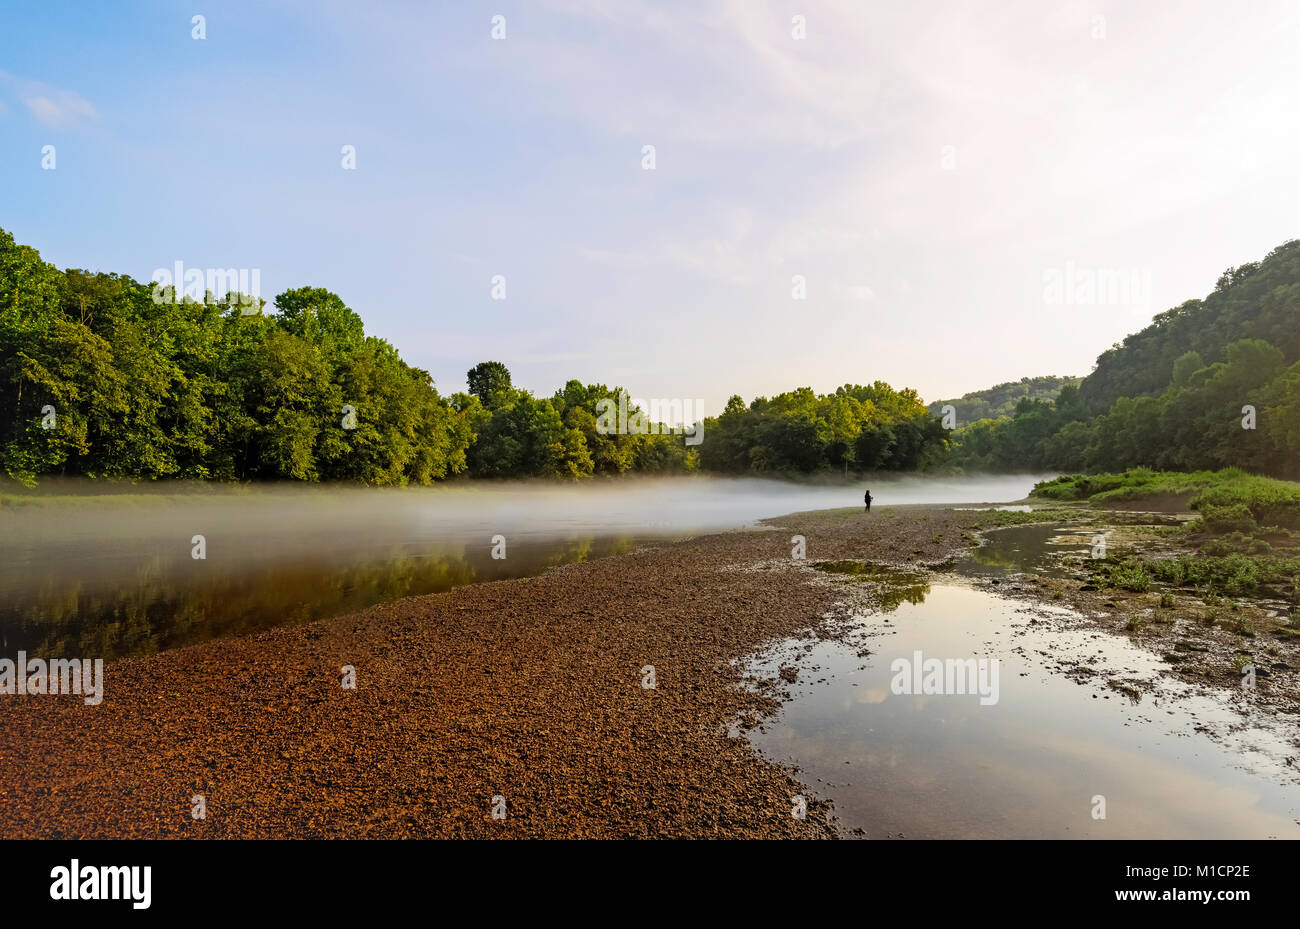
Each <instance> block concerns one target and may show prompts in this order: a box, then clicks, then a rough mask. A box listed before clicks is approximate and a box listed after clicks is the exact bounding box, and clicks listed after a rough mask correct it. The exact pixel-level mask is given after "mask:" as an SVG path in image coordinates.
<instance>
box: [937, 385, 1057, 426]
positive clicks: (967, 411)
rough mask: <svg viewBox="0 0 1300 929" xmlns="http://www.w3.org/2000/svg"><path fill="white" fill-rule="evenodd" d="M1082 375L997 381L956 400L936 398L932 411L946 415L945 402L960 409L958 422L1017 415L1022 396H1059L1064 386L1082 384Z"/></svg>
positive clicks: (1049, 397) (1054, 397) (1044, 398)
mask: <svg viewBox="0 0 1300 929" xmlns="http://www.w3.org/2000/svg"><path fill="white" fill-rule="evenodd" d="M1081 380H1082V378H1078V377H1053V376H1051V375H1047V376H1044V377H1022V378H1021V379H1020V380H1018V381H1007V382H1006V383H1005V384H996V385H994V386H993V387H990V388H988V389H987V390H976V391H973V392H971V393H968V394H964V395H962V396H960V397H958V398H957V399H955V400H936V401H935V402H934V403H931V404H930V412H931V413H933V414H934V415H935V416H939V415H942V411H943V408H944V407H945V406H951V407H952V408H953V409H955V410H956V411H957V422H959V423H973V422H975V420H977V419H1008V418H1010V417H1012V416H1014V415H1015V412H1016V407H1017V406H1019V404H1020V401H1021V400H1055V399H1056V396H1057V394H1059V393H1060V392H1061V388H1062V387H1065V386H1066V385H1074V386H1078V384H1079V381H1081Z"/></svg>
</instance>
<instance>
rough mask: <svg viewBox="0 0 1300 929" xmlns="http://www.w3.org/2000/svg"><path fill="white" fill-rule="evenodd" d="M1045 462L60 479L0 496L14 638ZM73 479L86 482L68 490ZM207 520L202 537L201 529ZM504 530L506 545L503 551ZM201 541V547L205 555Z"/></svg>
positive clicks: (409, 581) (208, 629)
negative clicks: (804, 471) (938, 473)
mask: <svg viewBox="0 0 1300 929" xmlns="http://www.w3.org/2000/svg"><path fill="white" fill-rule="evenodd" d="M1036 479H1037V478H1035V477H1032V476H1005V475H1004V476H981V477H967V478H947V477H944V478H930V477H917V476H907V477H892V478H883V479H881V478H873V479H872V480H871V481H870V483H866V482H863V483H857V484H847V485H846V484H838V485H836V484H800V483H793V482H788V481H775V480H762V479H755V478H735V479H728V478H713V477H689V478H683V477H674V478H653V479H651V478H631V479H617V480H609V481H587V482H584V483H581V484H556V483H553V482H545V483H543V482H531V483H501V484H495V483H480V482H476V483H464V484H450V485H444V486H439V487H434V488H392V489H388V488H355V487H303V486H300V485H286V486H282V487H281V486H274V487H266V486H259V487H251V488H250V487H234V488H232V487H207V486H200V487H195V488H192V489H189V490H185V491H181V492H174V491H172V490H170V489H169V488H167V487H165V486H164V487H162V488H154V489H152V490H149V491H148V492H140V489H139V488H121V487H117V488H111V489H114V490H117V491H119V492H117V493H103V492H102V491H103V490H104V489H105V485H101V484H93V483H60V484H49V485H46V486H45V487H43V494H42V495H44V493H49V494H55V495H58V496H59V497H60V498H61V499H57V500H55V499H51V500H40V499H38V500H35V501H34V502H32V503H31V504H23V503H20V504H18V505H14V506H3V507H0V646H3V648H4V650H5V652H12V651H14V650H15V649H16V648H20V647H21V648H44V649H46V650H52V649H53V650H58V649H62V650H64V651H67V652H68V653H69V654H72V653H80V652H83V651H86V650H90V651H93V652H94V653H95V654H99V655H104V656H106V657H111V656H115V655H123V654H135V653H141V652H149V651H156V650H158V649H161V648H170V647H175V646H178V645H183V644H189V643H192V642H196V641H202V640H203V639H205V638H210V637H212V636H215V635H223V634H233V633H238V632H246V631H253V630H256V629H262V628H268V627H271V626H276V625H281V624H284V623H289V622H302V621H307V620H311V619H317V618H321V617H324V616H331V615H338V614H340V613H344V612H349V611H352V610H357V609H362V608H364V607H366V606H370V605H372V604H374V603H379V602H384V601H387V600H393V599H397V598H399V597H403V596H412V595H416V594H425V593H434V592H437V591H442V590H448V589H451V588H452V587H457V586H460V585H463V584H468V583H474V582H475V581H482V580H494V579H499V578H506V577H521V576H525V575H529V574H536V573H537V572H539V571H542V570H545V569H546V568H547V567H550V566H552V565H556V564H563V563H566V562H571V561H581V560H585V559H587V558H591V557H595V556H598V555H602V554H616V553H619V552H626V551H630V550H631V549H632V548H634V547H635V545H636V543H637V541H638V540H647V539H652V538H658V537H665V536H666V537H679V536H685V535H690V534H698V533H700V532H709V531H720V530H726V529H733V528H741V527H745V526H749V525H753V524H754V523H755V522H756V521H757V520H760V519H763V518H765V517H770V516H780V515H783V514H786V513H792V512H798V511H802V510H819V509H832V508H838V507H854V508H856V507H860V506H861V505H862V491H863V488H864V487H867V486H869V487H870V488H871V491H872V495H873V497H874V499H875V502H874V504H873V505H874V506H877V507H888V506H899V505H907V504H918V503H958V504H976V503H987V502H1005V501H1012V500H1019V499H1022V498H1023V497H1024V496H1025V495H1026V494H1027V493H1028V492H1029V490H1030V488H1031V487H1032V486H1033V483H1034V481H1035V480H1036ZM68 495H74V496H76V495H80V497H81V499H74V500H69V499H68ZM198 536H201V537H202V540H201V542H200V541H199V540H198V539H196V537H198ZM495 537H503V538H504V540H505V544H506V553H507V557H506V558H504V559H501V558H493V557H492V554H491V553H492V549H493V545H494V538H495ZM199 545H201V554H202V556H203V557H201V558H199V557H195V555H196V552H197V551H200V549H198V548H196V546H199Z"/></svg>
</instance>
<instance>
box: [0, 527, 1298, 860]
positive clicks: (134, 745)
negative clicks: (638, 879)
mask: <svg viewBox="0 0 1300 929" xmlns="http://www.w3.org/2000/svg"><path fill="white" fill-rule="evenodd" d="M1104 518H1106V517H1105V516H1104V515H1103V514H1099V513H1096V512H1092V511H1086V510H1082V509H1079V508H1064V509H1062V508H1057V509H1054V510H1047V511H1043V510H1037V511H1035V512H1032V513H1026V512H1016V511H998V510H980V509H951V508H941V507H932V506H906V507H889V508H883V509H882V508H877V509H876V510H875V511H874V512H872V513H871V514H870V515H865V514H863V513H861V511H858V510H838V511H821V512H813V513H799V514H792V515H789V516H784V517H780V518H778V519H775V520H769V521H768V523H769V524H770V525H769V526H768V527H767V528H764V529H760V530H751V531H741V532H726V533H720V534H715V535H707V536H700V537H696V538H692V539H687V540H683V541H678V542H664V543H659V544H654V545H650V546H647V547H645V548H643V549H640V550H638V551H636V552H634V553H631V554H627V555H621V556H615V557H608V558H602V559H597V560H594V561H590V562H583V563H578V564H571V565H566V566H564V567H561V568H558V569H555V570H552V571H549V572H547V573H544V574H542V575H539V576H536V577H531V578H523V579H518V580H506V581H498V582H493V583H488V584H477V585H471V586H466V587H460V588H457V589H455V590H452V591H449V592H447V593H441V594H435V595H429V596H423V597H413V598H408V599H405V600H399V601H395V602H393V603H388V604H384V605H381V606H376V607H373V608H371V609H369V610H366V611H363V612H361V613H356V614H352V615H349V616H344V617H338V618H335V619H329V620H324V621H320V622H315V623H311V624H309V625H303V626H296V627H290V628H281V629H276V630H272V631H269V632H265V633H259V634H255V635H251V636H245V637H240V638H232V639H221V640H215V641H211V642H207V643H204V644H201V645H197V646H193V647H189V648H184V649H177V650H173V651H168V652H163V653H160V654H157V655H152V656H147V657H141V658H128V659H123V660H121V661H116V662H113V663H111V664H110V665H108V668H107V673H106V680H105V685H104V700H103V702H102V703H101V704H99V705H98V706H86V705H84V704H83V702H82V701H81V700H80V699H79V698H76V697H67V696H60V697H49V696H44V697H42V696H25V697H7V698H3V699H0V732H3V734H4V738H3V741H0V771H2V772H3V773H0V836H3V837H5V838H18V837H47V838H51V837H61V838H71V837H154V836H158V837H210V838H250V837H259V838H270V837H318V838H325V837H329V838H378V837H409V838H418V837H477V838H486V837H516V838H526V837H670V836H687V837H766V838H794V837H809V838H815V837H833V836H834V835H836V829H835V826H834V823H833V820H832V817H831V811H830V809H829V807H828V805H827V804H825V803H824V802H821V801H819V800H818V799H817V798H816V797H815V796H814V794H813V792H812V791H811V790H810V789H809V788H808V785H807V784H805V783H801V781H800V779H799V772H797V771H795V770H792V769H787V768H784V767H781V766H779V765H777V764H774V763H772V762H769V761H767V760H764V759H763V758H761V757H759V756H758V755H757V754H756V753H755V752H754V750H753V749H752V748H751V746H750V744H749V743H748V741H747V740H746V739H744V738H743V737H741V736H740V735H739V734H738V733H739V732H743V731H744V727H745V725H753V724H755V721H761V720H762V719H763V718H764V716H765V714H768V713H771V712H772V711H774V710H776V709H778V708H779V706H780V705H781V699H780V687H771V688H761V687H760V688H757V689H755V688H753V687H742V686H740V685H741V683H742V678H743V674H742V671H741V665H742V662H743V661H744V660H745V659H746V658H748V657H750V656H752V655H753V654H754V653H755V651H756V650H758V649H760V648H761V647H762V646H764V645H765V644H767V643H769V642H772V641H774V640H779V639H785V638H790V637H793V636H823V637H834V636H836V635H838V634H840V632H841V631H842V629H841V628H840V627H838V626H837V624H836V622H835V619H834V617H833V612H834V611H833V608H834V607H835V606H836V605H837V604H839V603H841V602H842V601H843V597H844V588H843V585H842V583H841V582H838V581H836V580H834V579H833V578H832V577H831V576H830V575H829V574H827V573H824V572H823V571H817V570H812V568H813V567H814V566H816V565H819V564H820V565H822V567H823V568H825V567H827V565H826V564H825V563H826V562H845V563H861V562H870V563H874V564H882V565H892V566H895V567H901V568H911V569H914V570H927V569H933V570H948V569H950V568H951V566H952V564H953V563H954V561H955V560H956V559H957V558H958V557H959V556H961V555H962V554H963V553H966V552H968V551H969V550H971V548H972V547H973V546H975V545H977V544H978V543H979V541H980V539H979V536H978V535H977V533H978V532H979V531H980V530H983V529H991V528H994V527H997V526H1007V525H1020V524H1030V523H1036V522H1059V521H1069V520H1074V521H1077V522H1087V521H1092V523H1093V524H1094V525H1097V526H1098V527H1100V526H1101V523H1100V522H1099V520H1102V519H1104ZM778 527H779V528H778ZM796 537H799V538H796ZM800 539H802V543H801V542H800ZM801 544H802V548H803V551H802V552H800V554H802V555H803V556H804V557H803V558H797V557H795V553H796V549H798V548H799V546H800V545H801ZM832 567H834V566H832ZM832 573H834V572H832ZM1086 586H1093V585H1088V584H1085V583H1082V582H1080V581H1078V580H1072V579H1065V578H1061V577H1055V578H1050V577H1049V578H1039V577H1027V578H1026V580H1025V582H1024V583H1019V582H1018V583H1016V584H1004V585H1001V587H1000V592H1001V593H1005V594H1006V595H1008V596H1013V597H1023V598H1026V599H1032V600H1034V601H1036V602H1037V603H1038V604H1039V605H1044V604H1052V605H1055V606H1058V607H1059V606H1062V605H1071V606H1076V607H1079V608H1082V609H1083V614H1082V616H1083V618H1081V619H1080V620H1079V621H1080V622H1086V623H1094V624H1096V626H1097V627H1098V628H1105V629H1106V631H1108V632H1121V633H1123V630H1122V629H1120V628H1116V627H1117V626H1118V625H1119V624H1118V623H1117V622H1115V621H1112V619H1111V616H1112V613H1111V612H1109V611H1107V610H1106V609H1105V608H1104V607H1103V608H1102V610H1101V611H1100V612H1098V611H1095V610H1091V609H1088V605H1089V601H1088V599H1087V597H1089V596H1090V595H1091V594H1093V593H1095V591H1086V590H1082V588H1083V587H1086ZM1016 588H1019V589H1016ZM1058 594H1059V596H1058ZM1107 596H1108V597H1113V594H1107ZM1062 601H1064V602H1062ZM1094 614H1096V615H1094ZM1187 621H1188V622H1194V619H1191V618H1188V620H1187ZM1270 644H1271V643H1270ZM1207 647H1208V646H1207ZM1281 647H1282V648H1284V649H1288V651H1286V652H1285V653H1284V654H1281V655H1280V656H1279V657H1278V659H1277V660H1278V661H1281V662H1283V663H1286V664H1288V666H1296V665H1300V660H1296V656H1295V655H1294V654H1293V652H1294V650H1295V646H1294V644H1293V643H1291V642H1289V641H1288V642H1284V643H1282V646H1281ZM345 666H347V667H349V668H351V669H354V671H355V683H356V687H355V689H345V687H344V686H343V681H344V679H345V677H346V676H347V672H345V671H344V670H343V669H344V667H345ZM790 673H796V674H797V673H799V672H798V671H797V670H795V669H791V670H790ZM1175 673H1176V672H1175ZM1261 680H1263V679H1262V678H1261ZM1280 680H1282V678H1280V677H1278V676H1277V675H1276V674H1275V675H1274V676H1273V677H1272V678H1271V679H1269V680H1268V681H1267V687H1268V689H1269V690H1270V691H1272V690H1273V689H1274V685H1275V684H1276V683H1277V682H1278V681H1280ZM778 683H779V682H778ZM651 684H652V685H653V686H648V685H651ZM1219 684H1220V685H1221V686H1226V684H1224V682H1223V681H1222V680H1220V681H1219ZM1275 710H1276V711H1284V710H1285V708H1284V707H1282V706H1277V707H1275ZM1292 711H1294V710H1292ZM738 719H739V720H744V721H746V723H744V724H742V725H741V726H740V727H738V728H737V727H734V726H733V723H735V721H736V720H738ZM200 796H201V797H202V798H203V800H202V805H203V807H204V813H205V816H204V818H202V819H195V818H193V815H192V811H193V810H194V809H195V808H196V806H197V805H198V804H199V801H198V800H197V799H196V798H198V797H200ZM799 796H803V797H806V798H807V801H808V807H807V816H806V817H805V818H798V817H796V816H792V815H791V811H792V809H793V808H794V804H795V803H796V801H795V800H794V798H796V797H799ZM494 812H495V813H496V814H497V817H498V818H494V815H493V814H494ZM502 813H504V818H500V816H501V814H502Z"/></svg>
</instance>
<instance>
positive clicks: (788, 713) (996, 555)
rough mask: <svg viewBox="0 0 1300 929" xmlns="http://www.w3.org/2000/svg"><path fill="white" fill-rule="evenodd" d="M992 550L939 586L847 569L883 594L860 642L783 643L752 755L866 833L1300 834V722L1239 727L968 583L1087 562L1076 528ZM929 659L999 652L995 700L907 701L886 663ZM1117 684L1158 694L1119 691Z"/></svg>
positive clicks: (1207, 696) (1012, 533)
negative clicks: (776, 693) (776, 708)
mask: <svg viewBox="0 0 1300 929" xmlns="http://www.w3.org/2000/svg"><path fill="white" fill-rule="evenodd" d="M988 539H989V541H988V543H987V544H986V545H985V546H983V547H982V549H981V550H980V551H978V552H976V553H975V554H974V555H972V556H971V557H970V558H969V559H967V560H966V561H965V562H963V563H961V564H959V565H958V568H957V572H956V573H953V574H949V575H939V576H938V577H937V578H936V579H935V580H933V581H930V580H927V579H926V576H907V575H900V574H898V573H897V572H888V571H885V572H877V573H875V574H873V573H872V572H870V571H864V572H862V573H861V574H860V575H858V576H857V577H852V576H851V575H850V576H849V577H850V578H851V579H850V580H849V581H848V583H866V584H873V585H876V586H878V587H879V588H880V591H879V593H878V595H876V596H874V597H873V600H874V601H875V603H876V604H877V605H876V606H875V607H874V608H871V609H866V610H863V611H862V612H861V613H860V614H857V615H855V616H853V617H852V618H851V619H850V626H852V627H855V632H854V633H853V635H852V636H851V637H850V638H849V639H847V640H845V641H816V640H811V639H791V640H788V641H785V642H782V643H779V644H777V645H775V646H773V647H771V648H769V649H765V650H764V651H763V653H762V654H760V655H759V656H757V657H756V658H755V659H754V660H753V661H752V662H751V663H750V664H749V665H748V670H749V671H751V672H752V673H754V674H756V675H757V676H759V677H763V678H768V679H772V678H774V677H776V676H777V674H778V673H779V671H780V669H781V668H782V667H785V668H790V667H792V666H793V667H798V668H799V671H798V673H797V677H796V680H795V682H794V683H793V684H792V685H790V686H789V688H788V689H789V691H790V693H791V695H792V699H791V700H790V701H789V702H787V703H786V704H785V705H784V706H783V707H782V709H781V711H780V712H779V714H778V715H777V716H776V718H775V719H773V720H770V721H768V722H767V723H765V724H764V725H763V726H762V727H761V728H759V729H753V730H750V731H749V732H748V733H746V735H747V737H748V738H749V739H750V740H751V742H753V744H754V745H755V746H756V747H757V748H758V749H759V750H760V751H761V752H762V753H763V754H765V755H767V756H768V757H771V758H772V759H774V760H777V761H781V762H786V763H793V764H795V765H797V766H798V767H799V768H800V769H801V773H800V777H801V779H803V781H804V782H805V783H807V784H810V785H811V786H812V787H813V788H814V789H815V790H816V792H817V793H818V795H820V796H823V797H826V798H829V799H831V800H832V801H833V802H834V806H835V812H836V815H837V816H838V817H839V820H840V822H841V824H842V825H843V826H844V827H845V828H846V829H847V830H849V831H850V832H852V831H853V830H858V832H857V833H856V834H858V835H860V836H863V837H865V838H870V839H885V838H899V837H905V838H936V837H942V838H1031V837H1032V838H1300V785H1297V783H1296V780H1297V778H1296V769H1295V768H1294V767H1291V766H1290V765H1289V764H1288V760H1287V759H1288V757H1293V756H1295V754H1296V749H1295V746H1294V744H1293V740H1294V738H1295V736H1296V732H1295V731H1294V726H1293V725H1291V726H1288V725H1287V724H1286V722H1285V721H1284V720H1283V721H1277V722H1265V721H1260V724H1259V725H1258V726H1255V725H1252V726H1242V725H1241V722H1242V719H1241V717H1240V716H1238V714H1237V713H1236V712H1235V711H1234V709H1233V707H1232V705H1231V704H1232V700H1233V699H1235V698H1234V697H1232V696H1228V695H1225V694H1222V693H1219V692H1212V691H1208V690H1198V689H1195V688H1192V687H1190V686H1188V685H1185V684H1182V683H1181V682H1179V681H1176V680H1171V679H1167V678H1166V679H1161V678H1160V677H1159V675H1158V672H1159V670H1160V668H1161V667H1162V666H1163V662H1162V661H1161V659H1160V658H1159V657H1158V656H1156V655H1154V654H1151V653H1149V652H1147V651H1145V650H1144V649H1141V648H1139V647H1138V646H1136V645H1134V644H1132V643H1131V642H1130V641H1129V640H1128V639H1125V638H1120V637H1117V636H1112V635H1108V634H1104V633H1099V632H1097V631H1096V630H1094V629H1091V628H1090V627H1088V626H1086V625H1084V624H1083V623H1072V622H1071V614H1070V613H1069V612H1068V611H1066V610H1061V609H1050V608H1041V607H1040V608H1038V609H1037V611H1032V610H1030V609H1029V608H1028V607H1027V606H1026V605H1025V604H1023V603H1020V602H1017V601H1013V600H1009V599H1005V598H1001V597H998V596H997V595H996V594H994V593H992V592H991V591H989V590H988V589H986V588H983V587H981V586H980V585H978V584H977V583H975V582H974V580H973V578H974V577H977V576H980V575H983V576H987V575H989V574H1002V575H1005V576H1008V577H1009V576H1010V575H1012V574H1014V573H1016V572H1018V571H1024V570H1035V571H1038V572H1040V573H1041V569H1042V568H1043V567H1045V566H1046V564H1047V563H1048V560H1047V559H1044V558H1043V557H1042V556H1043V554H1044V553H1045V552H1047V551H1048V550H1050V549H1056V550H1057V551H1059V552H1061V553H1072V552H1073V553H1078V552H1080V551H1086V547H1087V538H1086V537H1085V535H1084V533H1083V532H1081V531H1079V530H1071V529H1063V528H1061V527H1044V526H1027V527H1022V528H1016V529H1007V530H999V531H995V532H992V533H989V534H988ZM834 567H836V568H837V573H839V574H840V575H844V570H843V568H842V567H840V566H838V565H837V566H834ZM1045 618H1046V620H1047V621H1044V620H1045ZM918 652H919V653H920V654H921V656H923V658H938V659H940V660H941V661H942V660H946V659H960V660H964V659H975V660H976V661H979V660H981V659H983V660H985V661H989V660H991V659H997V660H998V675H997V685H998V686H997V693H996V698H997V699H996V702H988V701H985V702H981V696H980V691H979V689H978V687H967V688H965V689H966V693H961V694H952V693H947V694H945V693H931V694H928V695H927V694H924V693H921V694H916V693H908V692H907V691H908V690H910V689H911V688H910V687H908V686H906V680H907V678H906V676H905V677H904V678H902V679H899V678H898V677H897V675H896V674H895V673H894V670H893V668H892V666H893V665H894V662H896V661H899V662H904V663H905V664H900V665H898V668H899V669H903V668H906V667H908V666H910V665H911V664H913V663H914V662H915V658H916V655H917V653H918ZM1067 668H1074V669H1078V668H1083V669H1085V671H1086V673H1083V674H1071V673H1069V672H1068V671H1066V670H1065V669H1067ZM787 673H789V672H787ZM1108 679H1110V680H1119V681H1121V682H1130V681H1131V682H1147V683H1148V684H1153V685H1154V686H1151V687H1150V689H1138V690H1134V691H1130V692H1124V691H1122V690H1120V689H1116V688H1114V687H1112V686H1108V685H1107V683H1106V681H1107V680H1108ZM896 685H897V686H896ZM941 689H944V688H941ZM900 691H901V692H900ZM983 692H984V693H986V694H988V693H990V689H989V688H985V689H984V691H983ZM1207 729H1208V730H1210V731H1213V732H1215V733H1216V737H1215V738H1211V737H1210V735H1209V734H1208V733H1207ZM1102 803H1104V814H1105V815H1104V818H1100V817H1098V816H1097V815H1096V814H1097V813H1098V812H1103V809H1102V806H1101V804H1102Z"/></svg>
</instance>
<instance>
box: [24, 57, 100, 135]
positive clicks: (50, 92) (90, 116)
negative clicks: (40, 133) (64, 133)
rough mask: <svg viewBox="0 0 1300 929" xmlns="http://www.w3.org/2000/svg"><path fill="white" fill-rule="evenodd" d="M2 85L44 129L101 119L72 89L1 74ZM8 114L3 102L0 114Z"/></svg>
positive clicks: (66, 126)
mask: <svg viewBox="0 0 1300 929" xmlns="http://www.w3.org/2000/svg"><path fill="white" fill-rule="evenodd" d="M0 84H3V85H4V86H5V87H7V88H9V89H10V91H11V92H12V93H13V94H14V96H16V97H17V98H18V99H19V100H20V101H22V103H23V105H24V106H26V107H27V109H28V110H29V111H30V112H31V114H32V116H33V117H35V118H36V121H37V122H39V123H40V124H41V125H42V126H45V127H46V128H49V129H72V128H75V127H77V126H79V125H82V124H84V123H87V122H91V121H93V120H96V119H98V118H99V113H98V111H97V110H96V109H95V107H94V105H93V104H91V102H90V101H89V100H87V99H86V98H85V97H83V96H81V94H78V93H76V92H74V91H71V90H59V89H58V88H56V87H51V86H50V85H48V84H43V83H41V82H40V81H32V80H27V79H25V78H20V77H16V76H14V75H12V74H6V73H4V72H2V71H0ZM4 112H5V106H4V103H3V101H0V114H2V113H4Z"/></svg>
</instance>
